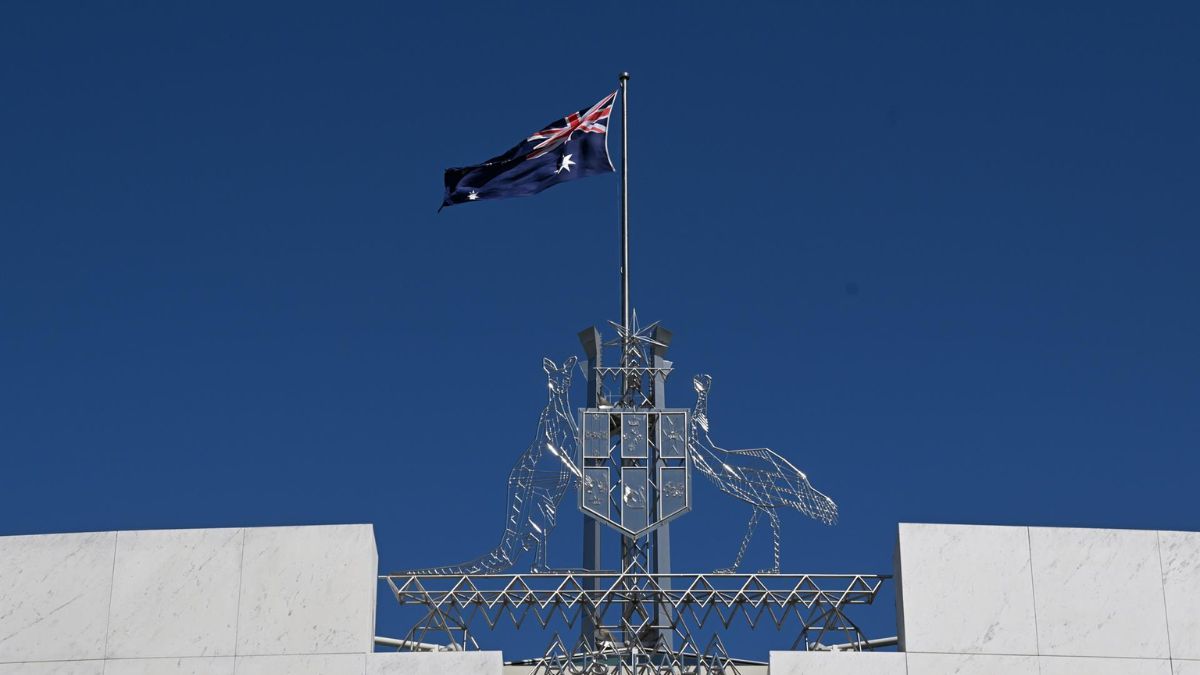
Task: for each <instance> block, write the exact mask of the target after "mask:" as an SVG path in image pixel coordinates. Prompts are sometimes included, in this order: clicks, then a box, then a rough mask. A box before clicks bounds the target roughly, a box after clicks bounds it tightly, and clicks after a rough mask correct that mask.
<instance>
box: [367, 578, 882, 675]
mask: <svg viewBox="0 0 1200 675" xmlns="http://www.w3.org/2000/svg"><path fill="white" fill-rule="evenodd" d="M380 578H381V580H383V581H385V582H386V583H387V584H388V587H389V589H390V590H391V592H392V594H393V595H394V596H395V598H396V600H397V601H398V602H399V603H400V604H401V605H404V606H419V607H421V608H422V609H423V610H424V615H423V616H422V618H421V619H420V620H419V621H418V622H417V623H416V624H415V625H414V626H413V628H412V629H411V630H410V631H409V632H408V634H407V636H406V639H408V640H410V641H412V642H413V643H427V642H428V641H429V640H430V639H431V638H436V636H438V635H441V636H442V637H443V639H445V640H446V641H447V643H446V644H447V646H448V647H449V648H452V649H478V648H479V645H478V643H477V642H476V638H477V635H478V632H477V631H476V630H474V629H473V628H472V626H473V625H475V626H477V625H478V624H479V623H480V622H482V624H483V626H484V627H486V628H488V629H493V628H495V627H496V626H497V625H499V624H501V623H505V624H507V623H509V622H511V623H512V625H514V626H516V627H517V628H521V627H522V626H524V625H526V623H527V622H532V624H533V625H534V626H536V627H538V628H540V629H543V630H555V631H556V632H555V633H554V638H553V640H552V641H551V643H550V646H549V647H548V648H547V650H546V652H545V654H544V656H543V657H542V658H541V659H540V660H539V661H538V663H537V666H538V669H539V670H538V672H539V673H545V674H546V675H560V674H564V673H565V674H569V675H581V674H582V673H584V672H588V668H589V667H590V666H594V665H596V664H600V663H604V664H608V666H605V667H606V668H609V666H612V665H613V664H616V663H619V664H620V668H628V669H629V672H635V671H636V672H643V671H645V670H646V669H649V670H650V671H652V672H666V671H667V670H670V669H672V668H674V669H675V671H674V672H680V671H681V670H682V671H683V672H689V671H690V670H693V669H697V668H698V669H701V670H704V671H705V672H723V671H725V670H728V669H729V668H731V667H732V666H731V664H732V661H730V659H729V657H728V654H727V653H725V649H724V645H723V644H721V641H720V639H719V638H718V637H717V635H716V632H719V631H720V630H722V629H728V628H729V627H731V626H732V625H734V624H735V623H736V624H739V625H745V626H747V627H749V628H751V629H753V628H756V627H758V626H759V625H760V624H765V625H768V626H774V627H775V628H776V629H777V630H784V629H788V631H789V633H790V634H791V635H794V636H795V638H794V641H792V642H791V644H790V647H791V648H792V649H816V648H819V647H820V646H821V645H822V644H823V643H825V642H830V641H837V642H847V643H861V644H867V642H866V641H867V640H868V636H866V635H864V634H863V632H862V630H861V629H860V628H859V627H858V625H857V624H856V623H855V622H854V621H853V620H852V619H851V618H850V617H849V616H848V611H849V610H851V609H852V608H853V607H855V606H858V605H870V604H872V603H873V602H874V600H875V598H876V595H877V594H878V592H879V590H880V588H881V586H882V585H883V583H884V582H885V581H886V580H887V579H889V578H890V577H888V576H885V575H877V574H678V573H676V574H651V573H648V572H646V570H645V568H643V567H641V566H640V565H637V564H634V565H631V566H630V567H629V568H627V569H626V570H625V572H580V573H574V572H570V573H556V574H478V575H388V576H384V577H380ZM658 607H669V608H670V610H671V611H669V612H658V611H656V608H658ZM743 622H744V624H743ZM584 623H587V624H589V625H590V626H593V627H594V628H595V630H596V635H597V636H599V639H598V640H597V641H596V642H595V644H591V643H590V641H588V640H586V639H580V640H571V641H570V644H571V646H570V648H568V646H567V645H568V642H564V641H563V639H562V638H561V637H560V635H561V634H562V633H563V632H567V633H568V634H570V631H573V630H575V629H576V627H577V626H580V625H583V624H584ZM664 633H665V634H670V635H671V636H673V638H674V645H673V646H671V647H666V648H664V643H663V642H662V641H661V639H659V638H658V637H656V636H658V635H661V634H664ZM708 634H712V637H711V638H710V639H709V640H708V641H707V642H704V643H703V644H701V640H702V638H701V637H698V636H706V635H708ZM642 636H645V637H646V638H648V639H645V640H643V639H642ZM620 668H618V669H617V672H620ZM639 669H640V670H639ZM733 670H736V668H734V669H733ZM606 672H614V671H613V670H611V669H609V670H607V671H606Z"/></svg>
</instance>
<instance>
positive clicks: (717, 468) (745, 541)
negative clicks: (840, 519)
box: [689, 375, 838, 574]
mask: <svg viewBox="0 0 1200 675" xmlns="http://www.w3.org/2000/svg"><path fill="white" fill-rule="evenodd" d="M692 385H693V387H694V388H695V389H696V408H695V410H694V411H693V412H692V435H691V438H690V439H689V445H690V447H691V450H692V462H693V463H694V465H695V467H696V469H697V470H698V471H699V472H700V473H702V474H704V475H705V476H707V477H708V479H709V480H711V481H712V482H713V484H715V485H716V486H717V488H718V489H720V490H721V491H722V492H724V493H725V494H728V495H731V496H733V497H736V498H738V499H740V500H742V501H744V502H746V503H747V504H749V505H750V506H751V507H752V508H753V509H754V510H753V512H751V514H750V522H749V523H748V525H747V526H746V535H745V536H744V537H742V545H741V547H739V548H738V552H737V558H736V559H734V561H733V564H732V565H730V566H729V567H727V568H724V569H720V570H717V572H733V571H735V570H737V568H738V566H740V565H741V564H742V558H743V557H745V555H746V547H747V546H748V545H749V544H750V539H751V538H752V537H753V536H754V529H755V527H756V526H757V525H758V520H759V518H760V517H761V516H766V517H767V520H768V521H769V522H770V523H771V537H772V543H773V546H774V556H775V562H774V566H773V567H772V568H771V569H770V570H764V571H765V572H770V573H773V574H774V573H778V572H779V540H780V533H779V514H778V513H777V509H779V508H781V507H789V508H793V509H796V510H797V511H799V512H801V513H803V514H804V515H806V516H809V517H810V518H814V519H816V520H819V521H821V522H822V523H825V524H826V525H832V524H834V523H836V522H837V516H838V511H837V504H835V503H834V502H833V500H832V499H830V498H829V497H826V496H825V495H823V494H821V493H820V492H819V491H817V490H816V489H815V488H813V486H812V485H811V484H810V483H809V482H808V476H806V475H805V474H804V472H803V471H801V470H800V469H797V468H796V467H795V466H793V465H792V463H791V462H789V461H787V460H786V459H784V458H783V457H782V456H780V455H779V454H778V453H776V452H775V451H773V450H771V449H769V448H753V449H749V450H725V449H723V448H721V447H720V446H718V445H717V444H716V443H713V441H712V439H711V438H709V436H708V429H709V423H708V394H709V392H710V391H711V390H712V377H710V376H708V375H697V376H695V377H694V378H693V379H692Z"/></svg>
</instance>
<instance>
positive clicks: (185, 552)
mask: <svg viewBox="0 0 1200 675" xmlns="http://www.w3.org/2000/svg"><path fill="white" fill-rule="evenodd" d="M378 567H379V561H378V557H377V553H376V549H375V536H374V533H373V530H372V527H371V526H370V525H335V526H316V527H266V528H245V529H243V528H233V529H209V530H158V531H138V532H97V533H84V534H53V535H39V536H19V537H0V675H10V674H17V673H20V674H22V675H24V674H26V673H28V674H29V675H234V673H237V674H238V675H243V674H249V675H276V674H279V675H284V674H290V673H295V674H298V675H303V674H304V673H328V674H329V675H340V673H342V672H345V673H347V674H348V675H364V673H365V672H366V668H367V665H366V662H367V660H368V655H370V652H372V651H373V649H374V636H375V632H374V631H375V601H376V597H377V589H378V587H377V583H378V582H377V579H376V577H377V574H378V572H377V570H378ZM371 656H373V655H371Z"/></svg>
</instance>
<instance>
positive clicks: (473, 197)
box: [467, 190, 479, 201]
mask: <svg viewBox="0 0 1200 675" xmlns="http://www.w3.org/2000/svg"><path fill="white" fill-rule="evenodd" d="M467 199H469V200H471V201H475V200H476V199H479V193H478V192H476V191H474V190H471V194H469V195H467Z"/></svg>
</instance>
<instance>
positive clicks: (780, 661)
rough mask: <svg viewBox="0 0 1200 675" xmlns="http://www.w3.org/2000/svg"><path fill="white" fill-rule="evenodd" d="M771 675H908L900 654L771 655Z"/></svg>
mask: <svg viewBox="0 0 1200 675" xmlns="http://www.w3.org/2000/svg"><path fill="white" fill-rule="evenodd" d="M768 672H769V673H770V675H905V673H906V666H905V660H904V654H901V653H899V652H874V653H872V652H771V656H770V667H769V669H768Z"/></svg>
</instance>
